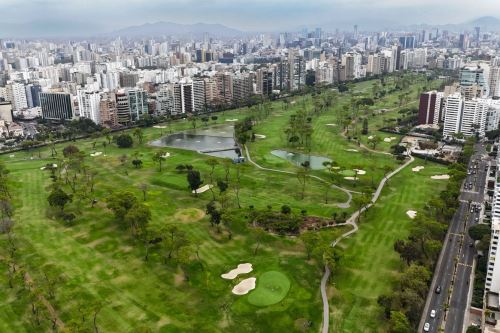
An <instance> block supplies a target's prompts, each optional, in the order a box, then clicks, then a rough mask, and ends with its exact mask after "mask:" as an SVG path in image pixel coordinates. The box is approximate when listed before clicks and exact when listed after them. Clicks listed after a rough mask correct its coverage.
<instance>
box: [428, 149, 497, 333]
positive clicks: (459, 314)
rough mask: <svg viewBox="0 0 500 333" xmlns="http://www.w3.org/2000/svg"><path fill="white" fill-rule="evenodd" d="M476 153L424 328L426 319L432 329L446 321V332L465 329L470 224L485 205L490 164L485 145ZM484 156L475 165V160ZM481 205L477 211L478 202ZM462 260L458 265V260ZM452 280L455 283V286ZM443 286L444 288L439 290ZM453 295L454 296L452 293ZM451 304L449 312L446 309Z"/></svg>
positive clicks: (471, 253) (440, 263)
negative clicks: (433, 314)
mask: <svg viewBox="0 0 500 333" xmlns="http://www.w3.org/2000/svg"><path fill="white" fill-rule="evenodd" d="M475 151H476V153H475V154H474V156H473V157H472V158H471V162H470V163H469V170H473V171H474V172H471V174H469V175H467V177H466V179H465V181H464V185H463V187H462V193H461V195H460V206H459V208H458V209H457V211H456V213H455V215H454V217H453V219H452V221H450V226H449V229H448V234H447V236H446V239H445V242H444V248H443V251H442V253H441V257H440V259H439V261H438V264H437V268H436V270H435V274H434V276H433V281H432V284H431V289H430V291H429V294H428V296H427V302H426V306H425V309H424V315H423V317H422V319H421V322H420V330H422V329H423V326H424V323H429V324H430V329H429V332H439V328H440V327H441V325H442V324H443V323H444V328H445V330H444V332H449V333H460V332H462V330H463V325H464V317H465V311H466V309H467V302H468V294H469V286H470V284H471V280H470V279H471V273H472V265H473V260H474V255H475V249H474V247H473V246H471V245H472V240H471V239H470V237H469V236H468V234H467V230H468V228H469V227H470V226H471V225H473V224H475V223H477V221H476V218H478V217H479V216H480V214H481V209H483V205H482V204H483V200H484V191H485V186H486V178H487V171H486V170H485V168H486V166H487V165H488V162H487V158H486V152H485V150H484V147H482V146H481V145H476V147H475ZM477 159H481V160H480V161H479V162H478V163H477V168H474V167H473V166H474V162H473V161H474V160H477ZM479 205H480V207H481V209H479V211H478V212H477V211H476V209H474V207H475V206H479ZM457 260H458V265H457V264H456V262H457ZM452 281H453V282H454V283H453V286H452ZM438 286H440V287H441V292H440V293H436V288H437V287H438ZM450 295H451V297H450ZM446 304H448V312H446V311H445V308H446ZM432 310H435V311H436V316H435V318H431V317H430V313H431V311H432Z"/></svg>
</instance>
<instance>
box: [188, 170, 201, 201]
mask: <svg viewBox="0 0 500 333" xmlns="http://www.w3.org/2000/svg"><path fill="white" fill-rule="evenodd" d="M187 181H188V184H189V188H190V189H191V191H194V194H195V196H197V195H198V192H197V191H196V190H197V189H198V188H200V186H201V184H203V180H202V179H201V175H200V172H199V171H198V170H194V169H192V170H189V171H188V173H187Z"/></svg>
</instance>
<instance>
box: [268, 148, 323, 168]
mask: <svg viewBox="0 0 500 333" xmlns="http://www.w3.org/2000/svg"><path fill="white" fill-rule="evenodd" d="M271 154H273V155H274V156H277V157H279V158H282V159H285V160H287V161H289V162H292V163H293V164H295V165H296V166H300V165H301V164H302V163H304V162H305V161H309V164H310V167H311V169H313V170H320V169H324V168H325V167H324V166H323V162H331V161H332V160H331V159H329V158H326V157H322V156H314V155H307V154H302V153H292V152H288V151H286V150H273V151H271Z"/></svg>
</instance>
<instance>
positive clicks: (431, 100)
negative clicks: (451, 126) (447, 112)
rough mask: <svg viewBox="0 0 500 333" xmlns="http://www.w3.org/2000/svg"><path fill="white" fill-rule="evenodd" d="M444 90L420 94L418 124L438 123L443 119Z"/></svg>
mask: <svg viewBox="0 0 500 333" xmlns="http://www.w3.org/2000/svg"><path fill="white" fill-rule="evenodd" d="M443 96H444V94H443V93H442V92H437V91H429V92H426V93H423V94H421V95H420V105H419V109H418V124H419V125H427V124H433V125H437V124H438V123H439V122H440V121H441V108H442V104H443Z"/></svg>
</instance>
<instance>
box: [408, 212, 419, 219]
mask: <svg viewBox="0 0 500 333" xmlns="http://www.w3.org/2000/svg"><path fill="white" fill-rule="evenodd" d="M406 215H408V217H409V218H411V219H414V218H415V216H417V212H416V211H414V210H409V211H407V212H406Z"/></svg>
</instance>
